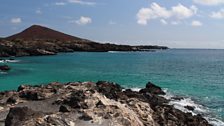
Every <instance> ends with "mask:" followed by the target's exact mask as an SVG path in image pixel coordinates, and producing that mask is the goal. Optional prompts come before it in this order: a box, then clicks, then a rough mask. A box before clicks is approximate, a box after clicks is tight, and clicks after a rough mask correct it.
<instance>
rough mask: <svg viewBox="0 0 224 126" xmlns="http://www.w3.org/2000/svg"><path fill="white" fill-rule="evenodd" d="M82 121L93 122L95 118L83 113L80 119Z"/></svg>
mask: <svg viewBox="0 0 224 126" xmlns="http://www.w3.org/2000/svg"><path fill="white" fill-rule="evenodd" d="M79 119H80V120H84V121H90V120H92V119H93V118H92V117H91V116H89V115H88V114H86V113H83V115H82V116H80V117H79Z"/></svg>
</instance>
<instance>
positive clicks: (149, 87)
mask: <svg viewBox="0 0 224 126" xmlns="http://www.w3.org/2000/svg"><path fill="white" fill-rule="evenodd" d="M139 92H140V93H146V92H149V93H151V94H155V95H165V94H166V93H165V92H164V91H163V90H162V89H161V88H160V87H159V86H156V85H155V84H153V83H151V82H148V83H147V84H146V87H145V88H144V89H141V90H140V91H139Z"/></svg>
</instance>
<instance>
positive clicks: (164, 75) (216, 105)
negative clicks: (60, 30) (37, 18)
mask: <svg viewBox="0 0 224 126" xmlns="http://www.w3.org/2000/svg"><path fill="white" fill-rule="evenodd" d="M15 59H16V60H18V61H19V62H8V63H6V64H8V65H9V66H10V67H11V68H12V70H11V71H9V72H7V73H5V72H1V73H0V86H1V88H0V90H11V89H16V88H17V87H18V85H20V84H40V83H48V82H52V81H59V82H69V81H94V82H95V81H97V80H108V81H114V82H117V83H119V84H121V85H122V86H124V87H127V88H142V87H144V86H145V84H146V83H147V82H148V81H151V82H153V83H155V84H157V85H159V86H161V87H163V88H165V89H168V91H169V92H172V93H173V94H177V95H182V96H185V97H189V98H191V99H192V100H193V101H194V102H196V103H199V104H201V105H203V106H204V108H208V109H209V114H210V116H213V117H217V118H219V119H221V120H224V50H196V49H191V50H189V49H187V50H185V49H170V50H163V51H157V52H108V53H93V52H76V53H61V54H59V55H56V56H40V57H19V58H15ZM0 64H5V63H1V62H0Z"/></svg>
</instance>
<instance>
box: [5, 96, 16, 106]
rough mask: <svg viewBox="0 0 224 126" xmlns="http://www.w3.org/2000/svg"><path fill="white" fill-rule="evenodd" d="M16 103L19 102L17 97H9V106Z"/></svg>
mask: <svg viewBox="0 0 224 126" xmlns="http://www.w3.org/2000/svg"><path fill="white" fill-rule="evenodd" d="M16 101H17V97H15V96H11V97H9V98H8V99H7V101H6V103H7V104H15V103H16Z"/></svg>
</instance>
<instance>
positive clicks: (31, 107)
mask: <svg viewBox="0 0 224 126" xmlns="http://www.w3.org/2000/svg"><path fill="white" fill-rule="evenodd" d="M161 95H165V92H164V91H163V90H162V89H161V88H160V87H158V86H156V85H154V84H152V83H150V82H149V83H147V84H146V87H145V88H143V89H141V90H140V91H138V92H137V91H132V90H131V89H124V88H122V87H121V86H120V85H118V84H116V83H112V82H106V81H99V82H97V83H93V82H70V83H64V84H62V83H58V82H53V83H50V84H47V85H37V86H29V85H21V86H19V87H18V89H17V91H5V92H1V93H0V125H5V126H49V125H57V126H111V125H113V126H211V125H210V124H209V123H208V121H206V120H205V119H204V118H203V117H202V116H201V115H192V114H191V113H184V112H182V111H180V110H178V109H175V108H174V107H173V106H171V105H168V102H169V100H167V99H165V98H164V97H162V96H161ZM187 108H189V109H192V108H191V107H190V106H188V107H187Z"/></svg>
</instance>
